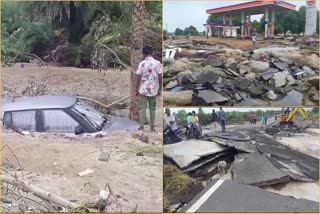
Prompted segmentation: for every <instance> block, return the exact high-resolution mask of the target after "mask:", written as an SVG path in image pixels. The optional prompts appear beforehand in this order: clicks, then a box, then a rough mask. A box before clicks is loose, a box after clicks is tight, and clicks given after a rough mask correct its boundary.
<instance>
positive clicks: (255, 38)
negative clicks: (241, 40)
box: [252, 33, 257, 50]
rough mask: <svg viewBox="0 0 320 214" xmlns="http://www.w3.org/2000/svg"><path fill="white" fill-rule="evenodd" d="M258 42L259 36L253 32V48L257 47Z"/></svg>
mask: <svg viewBox="0 0 320 214" xmlns="http://www.w3.org/2000/svg"><path fill="white" fill-rule="evenodd" d="M256 42H257V37H256V34H255V33H253V34H252V50H255V49H256Z"/></svg>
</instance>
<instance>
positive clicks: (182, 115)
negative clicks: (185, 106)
mask: <svg viewBox="0 0 320 214" xmlns="http://www.w3.org/2000/svg"><path fill="white" fill-rule="evenodd" d="M175 118H176V123H177V124H178V125H180V126H183V125H184V124H186V123H187V112H186V110H180V111H178V112H177V113H175Z"/></svg>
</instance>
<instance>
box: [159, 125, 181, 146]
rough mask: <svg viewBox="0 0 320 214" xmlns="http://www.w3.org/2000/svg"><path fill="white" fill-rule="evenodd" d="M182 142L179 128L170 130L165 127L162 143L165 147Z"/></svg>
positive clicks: (168, 127)
mask: <svg viewBox="0 0 320 214" xmlns="http://www.w3.org/2000/svg"><path fill="white" fill-rule="evenodd" d="M181 141H182V131H181V129H180V127H178V126H177V127H175V128H174V129H172V128H171V127H170V126H167V127H166V128H164V130H163V143H164V144H165V145H168V144H174V143H179V142H181Z"/></svg>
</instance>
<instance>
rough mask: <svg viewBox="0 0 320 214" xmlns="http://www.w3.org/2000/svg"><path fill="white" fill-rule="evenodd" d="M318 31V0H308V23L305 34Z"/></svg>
mask: <svg viewBox="0 0 320 214" xmlns="http://www.w3.org/2000/svg"><path fill="white" fill-rule="evenodd" d="M314 33H317V5H316V1H313V0H307V9H306V25H305V33H304V34H305V35H312V34H314Z"/></svg>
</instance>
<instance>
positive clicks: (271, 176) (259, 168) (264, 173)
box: [231, 154, 290, 187]
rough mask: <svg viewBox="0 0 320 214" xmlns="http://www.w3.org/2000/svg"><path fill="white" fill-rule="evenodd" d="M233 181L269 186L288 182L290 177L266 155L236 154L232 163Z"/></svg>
mask: <svg viewBox="0 0 320 214" xmlns="http://www.w3.org/2000/svg"><path fill="white" fill-rule="evenodd" d="M231 172H232V178H233V181H235V182H236V183H240V184H248V185H253V186H259V187H260V186H269V185H273V184H277V183H282V182H287V181H289V180H290V177H289V176H288V175H287V174H286V173H284V172H283V171H281V170H280V169H278V168H276V167H275V166H274V165H273V164H272V163H271V162H270V161H269V159H268V158H267V157H266V156H265V155H259V154H245V155H243V154H240V155H236V157H235V161H234V163H233V164H232V169H231Z"/></svg>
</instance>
